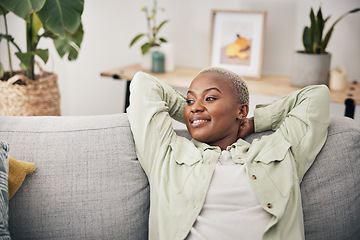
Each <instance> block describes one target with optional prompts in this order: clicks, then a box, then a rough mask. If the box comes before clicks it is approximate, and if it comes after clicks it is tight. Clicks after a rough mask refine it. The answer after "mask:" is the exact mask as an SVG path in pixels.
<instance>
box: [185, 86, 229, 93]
mask: <svg viewBox="0 0 360 240" xmlns="http://www.w3.org/2000/svg"><path fill="white" fill-rule="evenodd" d="M211 90H215V91H218V92H219V93H222V92H221V91H220V89H218V88H216V87H211V88H208V89H205V90H204V92H209V91H211ZM187 93H190V94H194V92H193V91H191V90H189V91H187Z"/></svg>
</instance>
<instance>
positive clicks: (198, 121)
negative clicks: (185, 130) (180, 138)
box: [193, 120, 208, 123]
mask: <svg viewBox="0 0 360 240" xmlns="http://www.w3.org/2000/svg"><path fill="white" fill-rule="evenodd" d="M207 121H208V120H194V121H193V123H201V122H207Z"/></svg>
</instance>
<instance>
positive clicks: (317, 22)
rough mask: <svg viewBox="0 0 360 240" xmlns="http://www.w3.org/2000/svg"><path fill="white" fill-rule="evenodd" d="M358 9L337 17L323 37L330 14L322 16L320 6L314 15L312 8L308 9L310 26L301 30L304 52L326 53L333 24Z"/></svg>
mask: <svg viewBox="0 0 360 240" xmlns="http://www.w3.org/2000/svg"><path fill="white" fill-rule="evenodd" d="M358 11H360V8H355V9H353V10H351V11H348V12H346V13H345V14H343V15H342V16H341V17H339V18H338V19H337V20H336V21H335V22H334V23H333V25H332V26H331V27H330V29H329V30H328V32H327V33H326V35H325V37H324V36H323V32H324V27H325V24H326V22H327V21H328V20H329V18H330V16H329V17H327V18H325V19H324V18H323V15H322V12H321V7H320V8H319V10H318V12H317V15H316V16H315V13H314V10H313V9H312V8H311V11H310V22H311V25H310V27H308V26H306V27H305V28H304V31H303V39H302V40H303V45H304V48H305V52H306V53H313V54H321V53H326V47H327V45H328V43H329V40H330V37H331V34H332V33H333V31H334V27H335V25H336V24H337V23H338V22H339V21H340V20H341V19H343V18H344V17H345V16H346V15H348V14H351V13H355V12H358Z"/></svg>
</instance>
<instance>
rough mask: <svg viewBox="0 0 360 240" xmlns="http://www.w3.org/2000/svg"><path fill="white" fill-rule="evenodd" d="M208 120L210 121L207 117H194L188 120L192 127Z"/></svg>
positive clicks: (199, 125) (201, 124) (203, 123)
mask: <svg viewBox="0 0 360 240" xmlns="http://www.w3.org/2000/svg"><path fill="white" fill-rule="evenodd" d="M208 122H210V120H209V119H196V118H195V119H192V120H191V121H190V123H191V126H192V127H201V126H203V125H205V124H207V123H208Z"/></svg>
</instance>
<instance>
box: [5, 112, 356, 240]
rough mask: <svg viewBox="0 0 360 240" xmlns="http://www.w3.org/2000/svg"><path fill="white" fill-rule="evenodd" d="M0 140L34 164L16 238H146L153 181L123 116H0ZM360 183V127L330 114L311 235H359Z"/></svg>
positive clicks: (312, 193)
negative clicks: (137, 152) (140, 158)
mask: <svg viewBox="0 0 360 240" xmlns="http://www.w3.org/2000/svg"><path fill="white" fill-rule="evenodd" d="M178 133H179V134H180V135H182V136H186V137H189V135H188V133H187V132H186V131H178ZM270 133H271V132H265V133H256V134H252V135H250V136H249V137H248V138H247V139H246V140H247V141H249V142H251V141H252V140H253V139H254V138H259V137H261V136H262V135H263V134H270ZM0 139H1V140H3V141H6V142H8V143H9V144H10V156H12V157H14V158H16V159H19V160H23V161H28V162H34V163H35V165H36V167H37V169H36V170H35V172H34V173H33V174H31V175H29V176H28V177H27V178H26V180H25V182H24V184H23V186H22V187H21V188H20V189H19V191H18V192H17V193H16V194H15V196H14V197H13V198H12V199H11V200H10V207H9V215H10V217H9V225H10V226H9V227H10V233H11V235H12V239H51V238H56V239H79V238H81V239H146V238H147V228H148V211H149V185H148V182H147V179H146V176H145V174H144V172H143V170H142V169H141V166H140V165H139V162H138V161H137V159H136V154H135V149H134V142H133V139H132V134H131V131H130V126H129V123H128V120H127V117H126V114H114V115H106V116H91V117H0ZM305 154H306V153H305ZM359 184H360V126H359V124H356V123H355V122H354V121H353V120H351V119H348V118H336V119H332V122H331V125H330V128H329V136H328V138H327V141H326V143H325V146H324V147H323V149H322V151H321V152H320V153H319V155H318V156H317V158H316V160H315V162H314V164H313V166H312V167H311V168H310V170H309V171H308V172H307V173H306V175H305V177H304V179H303V182H302V184H301V192H302V203H303V209H304V224H305V233H306V239H310V240H312V239H314V240H315V239H316V240H318V239H359V235H360V204H359V203H360V191H359Z"/></svg>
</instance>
